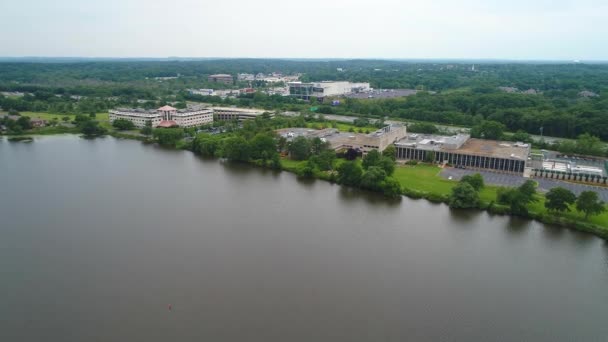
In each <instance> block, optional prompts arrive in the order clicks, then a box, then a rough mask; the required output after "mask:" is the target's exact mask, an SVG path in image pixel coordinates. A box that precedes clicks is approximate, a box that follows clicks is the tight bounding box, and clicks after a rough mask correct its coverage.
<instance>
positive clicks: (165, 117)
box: [109, 106, 213, 128]
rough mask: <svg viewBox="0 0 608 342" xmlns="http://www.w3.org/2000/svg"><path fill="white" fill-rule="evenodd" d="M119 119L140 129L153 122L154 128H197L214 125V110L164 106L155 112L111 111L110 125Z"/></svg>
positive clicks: (136, 109)
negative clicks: (127, 121) (148, 122)
mask: <svg viewBox="0 0 608 342" xmlns="http://www.w3.org/2000/svg"><path fill="white" fill-rule="evenodd" d="M117 119H125V120H129V121H131V122H132V123H133V124H134V125H135V127H138V128H142V127H144V126H145V125H146V122H147V121H150V122H152V127H173V126H179V127H196V126H203V125H208V124H211V123H213V110H212V109H210V108H208V107H202V106H199V107H189V108H186V109H177V108H173V107H171V106H163V107H161V108H158V109H155V110H145V109H140V108H135V109H114V110H110V111H109V120H110V123H112V122H114V120H117Z"/></svg>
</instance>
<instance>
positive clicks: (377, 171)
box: [361, 166, 386, 191]
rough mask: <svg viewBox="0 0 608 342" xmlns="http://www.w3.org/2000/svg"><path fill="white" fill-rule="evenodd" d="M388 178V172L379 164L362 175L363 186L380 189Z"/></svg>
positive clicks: (375, 189)
mask: <svg viewBox="0 0 608 342" xmlns="http://www.w3.org/2000/svg"><path fill="white" fill-rule="evenodd" d="M385 178H386V172H384V170H383V169H382V168H381V167H379V166H371V167H370V168H369V169H367V171H366V172H365V173H364V174H363V176H362V177H361V187H362V188H365V189H369V190H374V191H378V190H380V189H381V185H382V182H383V181H384V179H385Z"/></svg>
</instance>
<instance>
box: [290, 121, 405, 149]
mask: <svg viewBox="0 0 608 342" xmlns="http://www.w3.org/2000/svg"><path fill="white" fill-rule="evenodd" d="M278 133H279V134H280V135H281V136H283V137H285V138H287V139H293V138H295V137H297V136H305V137H308V138H315V137H317V138H321V139H322V140H323V141H327V142H329V144H330V146H331V148H333V149H334V150H341V149H349V148H352V149H355V150H359V151H361V152H363V153H367V152H369V151H371V150H378V151H383V150H384V149H385V148H387V147H388V146H389V145H391V144H393V143H395V142H397V141H399V140H401V139H403V138H404V137H405V136H406V135H407V128H406V127H405V126H404V125H389V126H385V127H382V128H381V129H379V130H377V131H375V132H372V133H369V134H362V133H345V132H340V131H338V130H337V129H335V128H326V129H321V130H313V129H306V128H284V129H281V130H279V131H278Z"/></svg>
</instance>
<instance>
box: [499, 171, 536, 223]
mask: <svg viewBox="0 0 608 342" xmlns="http://www.w3.org/2000/svg"><path fill="white" fill-rule="evenodd" d="M535 194H536V183H535V182H534V181H532V180H527V181H526V182H524V184H522V185H520V186H519V187H518V188H500V189H499V190H498V191H497V193H496V199H497V201H498V203H501V204H507V205H509V206H510V207H511V213H512V214H515V215H522V216H526V215H527V214H528V204H529V203H531V202H534V201H536V200H537V199H536V198H535V197H534V195H535Z"/></svg>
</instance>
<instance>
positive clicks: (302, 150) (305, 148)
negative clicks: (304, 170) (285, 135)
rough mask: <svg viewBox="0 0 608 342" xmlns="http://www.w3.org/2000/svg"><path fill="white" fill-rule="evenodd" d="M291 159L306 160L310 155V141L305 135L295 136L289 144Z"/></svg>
mask: <svg viewBox="0 0 608 342" xmlns="http://www.w3.org/2000/svg"><path fill="white" fill-rule="evenodd" d="M287 150H288V151H289V155H290V156H291V159H294V160H305V159H308V157H309V156H310V141H309V140H308V139H306V138H305V137H302V136H300V137H296V138H294V139H293V140H292V141H291V142H290V143H289V145H288V146H287Z"/></svg>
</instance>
